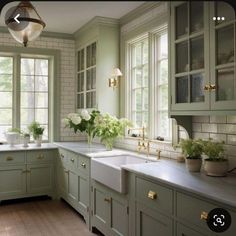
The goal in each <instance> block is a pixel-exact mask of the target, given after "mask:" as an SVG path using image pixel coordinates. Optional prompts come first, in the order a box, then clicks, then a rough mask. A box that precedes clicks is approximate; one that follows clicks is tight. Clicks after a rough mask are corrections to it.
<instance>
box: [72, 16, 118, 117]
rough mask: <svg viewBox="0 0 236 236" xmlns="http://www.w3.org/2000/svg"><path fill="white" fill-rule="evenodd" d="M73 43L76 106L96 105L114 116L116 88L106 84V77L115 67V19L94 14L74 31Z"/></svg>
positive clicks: (116, 99)
mask: <svg viewBox="0 0 236 236" xmlns="http://www.w3.org/2000/svg"><path fill="white" fill-rule="evenodd" d="M75 43H76V48H77V53H76V65H77V70H76V71H77V73H76V77H77V86H76V87H77V88H76V91H77V92H76V104H77V109H78V110H80V109H84V108H86V109H98V110H100V111H101V112H109V113H110V114H112V115H117V116H118V114H119V107H118V106H119V93H118V89H115V90H113V89H112V88H110V87H109V84H108V79H109V78H111V76H112V75H111V73H112V70H113V69H114V68H117V67H119V21H118V20H116V19H112V18H107V17H99V16H96V17H94V18H93V19H92V20H91V21H90V22H88V23H87V24H86V25H84V26H83V27H82V28H80V29H79V30H78V31H77V32H76V33H75ZM107 101H109V102H107Z"/></svg>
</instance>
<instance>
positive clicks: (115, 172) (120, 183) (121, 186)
mask: <svg viewBox="0 0 236 236" xmlns="http://www.w3.org/2000/svg"><path fill="white" fill-rule="evenodd" d="M148 162H150V161H147V160H145V159H143V158H139V157H136V156H131V155H117V156H109V157H102V158H92V161H91V178H92V179H94V180H96V181H98V182H100V183H102V184H104V185H106V186H108V187H110V188H112V189H114V190H116V191H118V192H120V193H126V187H127V178H126V172H125V170H124V169H122V166H124V165H128V164H141V163H143V164H144V163H148Z"/></svg>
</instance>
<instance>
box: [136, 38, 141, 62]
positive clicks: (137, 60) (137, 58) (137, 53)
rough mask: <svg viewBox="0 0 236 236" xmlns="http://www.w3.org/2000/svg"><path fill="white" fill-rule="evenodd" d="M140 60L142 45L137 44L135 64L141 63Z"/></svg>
mask: <svg viewBox="0 0 236 236" xmlns="http://www.w3.org/2000/svg"><path fill="white" fill-rule="evenodd" d="M141 62H142V45H141V43H139V44H137V45H136V47H135V66H138V65H141Z"/></svg>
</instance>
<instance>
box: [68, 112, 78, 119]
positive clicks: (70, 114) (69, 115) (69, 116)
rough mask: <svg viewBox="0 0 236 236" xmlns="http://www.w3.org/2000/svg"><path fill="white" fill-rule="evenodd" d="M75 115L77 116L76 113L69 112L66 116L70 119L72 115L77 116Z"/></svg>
mask: <svg viewBox="0 0 236 236" xmlns="http://www.w3.org/2000/svg"><path fill="white" fill-rule="evenodd" d="M77 116H79V115H78V114H77V113H69V114H68V115H67V118H69V119H72V118H73V117H77Z"/></svg>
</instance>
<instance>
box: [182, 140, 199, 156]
mask: <svg viewBox="0 0 236 236" xmlns="http://www.w3.org/2000/svg"><path fill="white" fill-rule="evenodd" d="M179 146H180V147H181V148H182V152H183V154H184V155H185V157H186V158H188V159H198V158H201V155H202V153H203V144H202V141H201V140H193V139H181V141H180V143H179Z"/></svg>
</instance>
